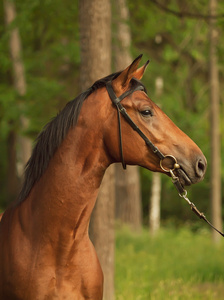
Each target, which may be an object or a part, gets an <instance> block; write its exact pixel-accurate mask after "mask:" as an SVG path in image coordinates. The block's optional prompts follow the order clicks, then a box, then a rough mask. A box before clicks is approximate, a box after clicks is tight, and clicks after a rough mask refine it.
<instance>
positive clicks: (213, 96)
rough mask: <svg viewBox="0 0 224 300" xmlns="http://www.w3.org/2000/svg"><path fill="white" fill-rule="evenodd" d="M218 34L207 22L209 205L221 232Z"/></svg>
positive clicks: (212, 8)
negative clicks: (209, 115) (209, 140)
mask: <svg viewBox="0 0 224 300" xmlns="http://www.w3.org/2000/svg"><path fill="white" fill-rule="evenodd" d="M216 10H217V1H216V0H210V2H209V11H210V14H211V15H215V14H216ZM217 43H218V32H217V28H216V20H215V19H213V18H211V19H210V22H209V45H210V47H209V83H210V102H211V162H212V164H211V204H212V223H213V225H214V226H215V227H216V228H218V229H219V230H221V228H222V215H221V211H222V209H221V172H220V157H221V153H220V121H219V111H220V110H219V99H220V96H219V74H218V73H219V72H218V57H217ZM220 237H221V236H220V235H218V233H216V232H215V231H213V234H212V238H213V241H214V242H218V241H219V240H220Z"/></svg>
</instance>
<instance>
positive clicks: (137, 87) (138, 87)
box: [106, 78, 224, 237]
mask: <svg viewBox="0 0 224 300" xmlns="http://www.w3.org/2000/svg"><path fill="white" fill-rule="evenodd" d="M112 80H113V79H112ZM112 80H111V81H109V82H107V84H106V89H107V92H108V94H109V96H110V99H111V101H112V103H113V104H114V105H115V107H116V108H117V115H118V130H119V147H120V154H121V163H122V166H123V168H124V169H126V163H125V160H124V154H123V146H122V131H121V115H122V116H123V117H124V119H125V120H126V121H127V123H128V124H129V125H130V126H131V127H132V128H133V130H135V131H136V132H137V133H138V134H139V135H140V137H141V138H142V139H143V140H144V141H145V143H146V145H147V146H148V147H149V148H150V149H151V150H152V151H153V153H154V154H155V155H157V156H158V157H159V159H160V168H161V169H162V170H163V171H165V172H167V173H168V172H169V173H170V175H171V178H172V182H173V184H174V186H175V187H176V189H177V191H178V193H179V196H180V197H181V198H183V199H184V200H186V201H187V203H188V204H189V205H190V207H191V210H192V211H193V212H194V213H195V214H196V215H197V216H198V217H199V218H200V219H203V220H204V221H205V222H206V223H207V224H209V225H210V226H211V227H212V228H213V229H214V230H216V231H217V232H218V233H220V234H221V235H222V236H223V237H224V233H222V232H221V231H219V230H218V229H217V228H215V227H214V226H213V225H212V224H211V223H210V222H209V221H208V220H207V218H206V217H205V215H204V214H203V213H201V212H200V211H199V210H198V209H197V207H196V206H195V204H194V203H193V202H191V201H190V200H189V199H188V197H187V191H186V190H185V189H184V187H183V186H182V184H181V182H180V180H179V177H178V176H176V175H175V174H174V172H175V171H177V173H178V170H179V169H180V165H179V164H178V162H177V159H176V158H175V157H174V156H173V155H164V154H163V153H162V152H161V151H160V150H159V149H158V148H157V147H156V146H155V145H154V144H153V143H152V142H151V141H150V140H149V139H148V138H147V136H146V135H145V134H144V133H143V132H142V131H141V129H140V128H139V127H138V126H137V125H136V124H135V122H134V121H133V120H132V119H131V117H130V116H129V115H128V113H127V111H126V109H125V108H124V106H123V105H122V104H121V101H122V100H123V99H124V98H126V97H127V96H129V95H130V94H132V93H134V92H136V91H144V92H145V93H147V92H146V89H145V87H144V86H143V84H142V83H141V82H140V81H139V80H137V79H136V78H132V80H131V83H132V88H131V89H129V90H127V91H126V92H124V93H123V94H122V95H121V96H119V97H117V96H116V94H115V92H114V90H113V87H112ZM165 158H169V159H172V160H173V162H174V163H173V168H172V169H171V168H170V169H168V168H166V167H164V165H163V162H164V159H165Z"/></svg>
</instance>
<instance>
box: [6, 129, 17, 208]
mask: <svg viewBox="0 0 224 300" xmlns="http://www.w3.org/2000/svg"><path fill="white" fill-rule="evenodd" d="M7 161H8V165H7V175H6V176H7V182H6V194H7V199H6V200H7V203H8V204H9V203H11V202H12V201H13V200H14V199H15V197H16V195H17V194H18V191H19V179H18V176H17V172H16V133H15V131H14V130H13V129H12V130H11V131H10V132H9V134H8V138H7Z"/></svg>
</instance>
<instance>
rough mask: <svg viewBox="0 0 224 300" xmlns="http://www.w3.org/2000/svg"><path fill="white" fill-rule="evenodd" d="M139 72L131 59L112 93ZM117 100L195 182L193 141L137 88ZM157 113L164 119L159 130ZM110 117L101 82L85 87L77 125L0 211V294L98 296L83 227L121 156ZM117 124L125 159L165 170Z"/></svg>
mask: <svg viewBox="0 0 224 300" xmlns="http://www.w3.org/2000/svg"><path fill="white" fill-rule="evenodd" d="M138 61H139V60H138ZM138 61H137V63H138ZM143 72H144V69H142V68H140V69H137V66H136V61H134V63H133V64H132V65H131V66H130V67H129V68H127V69H126V70H125V71H123V72H122V73H121V74H120V75H119V76H118V77H117V78H116V79H115V80H114V81H113V87H114V89H115V91H116V93H117V94H118V96H119V94H122V92H123V91H124V90H125V89H127V88H129V85H130V80H131V78H132V77H133V76H136V77H137V79H140V78H141V76H142V74H143ZM124 78H126V79H125V80H126V81H127V82H125V83H126V86H125V84H124V82H123V81H124ZM123 101H124V105H125V107H126V109H127V111H128V112H129V113H130V115H131V117H132V118H133V119H134V121H135V122H136V123H138V125H139V126H140V127H141V128H142V130H144V132H145V134H146V135H148V136H150V138H151V139H152V140H153V142H154V143H155V144H156V145H158V146H159V147H160V149H161V150H162V151H163V152H164V153H165V154H170V152H172V153H171V154H174V155H175V157H176V158H177V159H178V162H180V164H181V166H182V168H183V170H184V172H185V173H186V174H187V175H184V176H183V178H181V180H182V182H183V183H184V182H186V181H188V179H189V180H191V182H192V183H195V182H198V181H200V180H201V179H202V178H203V175H204V172H205V164H206V162H205V158H204V156H203V154H202V152H201V150H200V149H199V148H198V147H197V146H196V145H195V144H194V143H193V141H191V140H190V138H188V137H187V136H186V135H185V134H184V133H183V132H182V131H180V130H179V129H178V128H177V127H176V126H175V125H174V124H173V123H172V122H171V121H170V120H169V119H168V118H167V117H166V116H165V114H164V113H163V112H162V111H161V110H160V109H159V108H158V107H157V106H156V105H155V104H153V103H152V102H151V100H150V99H149V98H148V96H147V95H146V94H145V93H144V92H142V91H136V92H135V93H134V94H132V95H130V96H129V97H127V98H125V99H124V100H123ZM143 109H145V111H146V110H149V109H153V113H154V115H155V118H154V119H155V120H154V121H153V122H154V123H152V122H151V121H150V120H149V119H148V118H146V117H145V116H142V115H141V114H140V112H141V111H142V110H143ZM161 118H162V120H163V121H164V122H165V123H166V125H167V126H165V130H163V132H162V133H161V125H160V123H161V120H160V119H161ZM157 119H158V121H156V120H157ZM116 120H117V112H116V109H114V107H113V104H112V103H111V101H110V99H109V96H108V93H107V91H106V89H105V85H104V86H103V87H101V88H98V89H96V90H95V91H93V92H91V93H90V95H88V97H86V100H85V102H84V103H83V104H82V107H81V111H80V114H79V118H78V121H77V124H76V125H75V126H71V128H69V130H68V132H67V133H66V135H65V138H63V140H62V142H61V143H60V145H59V146H58V147H57V149H56V150H55V151H54V152H53V154H52V157H50V159H49V162H48V164H47V167H46V168H45V169H44V170H43V172H42V174H41V176H39V177H37V178H36V180H34V183H33V185H32V187H31V188H30V190H29V189H28V192H26V194H25V196H24V199H22V201H20V202H19V203H15V204H13V205H12V206H11V207H10V208H8V209H7V210H6V212H5V213H4V215H3V217H2V220H1V222H0V299H1V300H12V299H13V300H44V299H69V300H70V299H74V300H79V299H80V300H82V299H92V300H101V299H102V293H103V274H102V270H101V267H100V264H99V261H98V258H97V255H96V252H95V249H94V247H93V245H92V243H91V241H90V239H89V236H88V226H89V220H90V216H91V213H92V210H93V207H94V204H95V201H96V198H97V194H98V191H99V187H100V184H101V181H102V178H103V175H104V173H105V170H106V168H107V167H108V166H109V165H110V164H111V163H113V162H118V161H120V152H119V143H118V125H117V122H116ZM150 128H151V129H152V130H150ZM122 130H123V136H122V137H123V144H124V147H123V150H124V157H125V160H126V162H127V163H128V164H139V165H142V166H144V167H146V168H148V169H150V170H153V171H160V172H163V170H161V168H160V167H159V160H158V157H156V156H155V154H154V153H152V151H150V150H149V149H148V148H147V147H146V145H145V143H144V141H143V140H142V139H141V138H140V137H139V136H136V133H135V132H134V131H133V130H130V126H129V125H128V124H127V123H126V122H125V121H124V122H122ZM153 130H154V132H151V131H153ZM174 132H175V134H174ZM49 139H51V134H50V135H49ZM168 139H169V141H168ZM46 142H47V141H46V138H45V140H44V144H45V143H46ZM186 145H187V146H186ZM47 149H48V148H47ZM49 151H50V150H49ZM34 154H35V152H34ZM34 154H33V155H34ZM180 154H181V155H180ZM40 157H41V156H40ZM199 161H200V166H199ZM31 163H32V161H31V162H30V169H32V168H31V167H32V164H31ZM167 163H169V162H167ZM202 164H203V167H202ZM199 169H200V170H199ZM202 169H203V170H202ZM28 174H29V173H28ZM31 174H32V173H31ZM28 177H29V176H27V180H29V178H28ZM186 178H187V179H186Z"/></svg>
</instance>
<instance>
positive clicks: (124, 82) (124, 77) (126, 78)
mask: <svg viewBox="0 0 224 300" xmlns="http://www.w3.org/2000/svg"><path fill="white" fill-rule="evenodd" d="M141 58H142V54H141V55H139V56H138V57H137V58H136V59H135V60H134V61H133V62H132V63H131V64H130V66H128V67H127V68H126V69H124V71H122V72H121V74H120V75H119V76H118V77H117V78H116V79H114V80H113V82H112V86H113V89H114V91H115V93H116V94H117V96H118V95H119V94H120V93H122V91H123V90H125V89H126V88H127V87H128V85H129V82H130V81H131V79H132V78H133V77H136V76H135V73H136V71H137V68H138V65H139V62H140V60H141Z"/></svg>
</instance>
